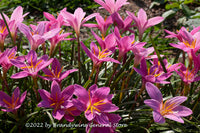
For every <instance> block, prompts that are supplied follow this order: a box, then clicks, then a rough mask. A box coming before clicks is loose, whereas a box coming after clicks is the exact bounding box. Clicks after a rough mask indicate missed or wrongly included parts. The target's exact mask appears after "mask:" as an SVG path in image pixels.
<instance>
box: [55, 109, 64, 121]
mask: <svg viewBox="0 0 200 133" xmlns="http://www.w3.org/2000/svg"><path fill="white" fill-rule="evenodd" d="M52 115H53V117H54V118H55V119H57V120H61V119H62V118H63V116H64V115H65V112H64V111H63V110H61V109H58V110H56V111H55V110H53V112H52Z"/></svg>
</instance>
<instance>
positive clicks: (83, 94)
mask: <svg viewBox="0 0 200 133" xmlns="http://www.w3.org/2000/svg"><path fill="white" fill-rule="evenodd" d="M74 95H76V96H77V97H78V99H79V100H80V101H82V102H84V103H86V104H87V103H88V101H89V95H88V92H87V90H86V89H85V88H83V87H82V86H80V85H74Z"/></svg>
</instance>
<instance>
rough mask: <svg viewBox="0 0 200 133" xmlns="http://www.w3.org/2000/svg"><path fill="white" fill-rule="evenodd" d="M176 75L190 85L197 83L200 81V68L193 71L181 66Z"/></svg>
mask: <svg viewBox="0 0 200 133" xmlns="http://www.w3.org/2000/svg"><path fill="white" fill-rule="evenodd" d="M176 73H177V74H178V75H179V76H180V77H181V80H182V81H183V82H184V83H186V84H190V83H192V82H196V81H199V80H200V76H197V73H198V68H196V67H194V68H193V69H192V70H189V68H186V67H185V65H183V64H181V68H180V70H179V71H178V70H176Z"/></svg>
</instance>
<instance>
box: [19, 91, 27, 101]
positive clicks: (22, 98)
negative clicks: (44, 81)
mask: <svg viewBox="0 0 200 133" xmlns="http://www.w3.org/2000/svg"><path fill="white" fill-rule="evenodd" d="M26 93H27V91H25V92H24V93H22V95H21V97H20V104H22V103H23V102H24V100H25V98H26Z"/></svg>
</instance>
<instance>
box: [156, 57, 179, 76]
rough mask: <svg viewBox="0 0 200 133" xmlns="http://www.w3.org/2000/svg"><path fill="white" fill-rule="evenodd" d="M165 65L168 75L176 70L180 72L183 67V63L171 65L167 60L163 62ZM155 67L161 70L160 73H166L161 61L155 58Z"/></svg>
mask: <svg viewBox="0 0 200 133" xmlns="http://www.w3.org/2000/svg"><path fill="white" fill-rule="evenodd" d="M163 63H164V65H165V68H166V70H167V72H168V73H170V72H173V71H175V70H178V69H179V68H180V67H181V63H176V64H173V65H171V64H170V63H168V61H167V59H164V60H163ZM152 64H153V65H157V66H158V67H159V68H158V69H159V71H164V70H163V67H162V65H161V64H160V61H159V60H158V58H153V62H152Z"/></svg>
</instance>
